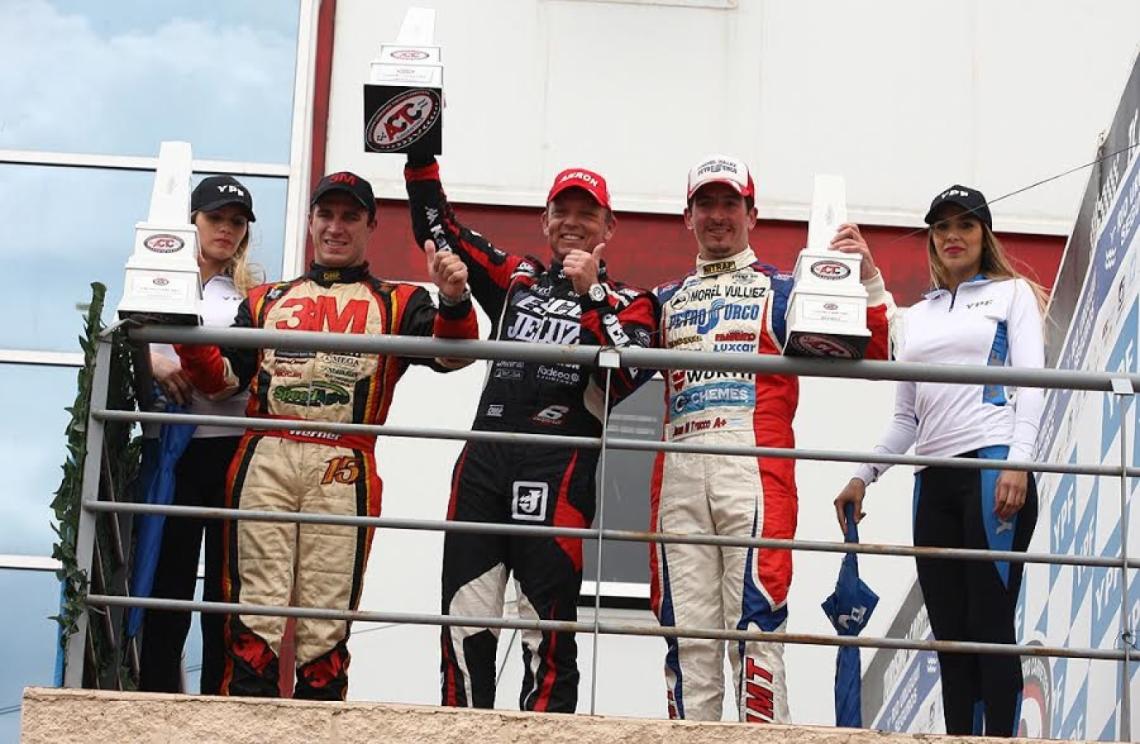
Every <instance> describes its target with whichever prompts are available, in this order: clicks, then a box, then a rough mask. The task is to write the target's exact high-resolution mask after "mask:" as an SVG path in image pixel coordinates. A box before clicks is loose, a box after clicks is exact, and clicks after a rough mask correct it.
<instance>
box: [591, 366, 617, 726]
mask: <svg viewBox="0 0 1140 744" xmlns="http://www.w3.org/2000/svg"><path fill="white" fill-rule="evenodd" d="M620 365H621V358H620V357H619V356H618V353H617V352H616V351H614V350H612V349H603V350H602V351H600V352H598V366H599V367H601V368H603V369H605V371H606V391H605V397H604V398H603V399H602V400H603V405H602V453H601V456H600V457H599V460H598V480H599V482H600V484H599V486H598V494H597V498H598V519H597V524H598V560H597V561H596V563H595V568H594V570H595V576H594V643H593V647H594V648H593V661H592V662H591V663H592V667H591V673H590V715H594V710H595V709H596V707H597V702H598V634H599V631H600V623H601V610H602V535H601V533H602V530H604V529H605V528H606V441H607V440H608V439H609V426H610V382H611V380H612V377H613V372H614V369H615V368H617V367H619V366H620Z"/></svg>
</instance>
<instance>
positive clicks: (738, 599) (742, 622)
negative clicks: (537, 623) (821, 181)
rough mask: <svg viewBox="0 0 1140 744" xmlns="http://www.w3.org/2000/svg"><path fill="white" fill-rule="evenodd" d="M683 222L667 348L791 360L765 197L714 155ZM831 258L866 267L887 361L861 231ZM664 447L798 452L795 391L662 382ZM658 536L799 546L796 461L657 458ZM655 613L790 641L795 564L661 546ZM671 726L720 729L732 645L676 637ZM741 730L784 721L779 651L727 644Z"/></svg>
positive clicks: (721, 550)
mask: <svg viewBox="0 0 1140 744" xmlns="http://www.w3.org/2000/svg"><path fill="white" fill-rule="evenodd" d="M685 223H686V225H687V226H688V228H689V229H690V230H692V231H693V232H694V233H695V235H696V239H697V245H698V254H697V266H696V270H695V271H693V272H692V273H690V274H689V275H688V276H686V277H684V278H682V279H680V280H678V281H674V282H671V283H669V284H665V285H663V286H661V287H659V288H658V290H657V291H658V299H659V300H660V302H661V324H660V327H661V338H662V342H663V345H664V346H666V347H667V348H670V349H689V350H696V351H728V352H738V353H748V354H781V353H782V352H783V347H784V342H785V338H786V328H785V325H784V316H785V313H786V311H787V304H788V297H789V294H790V293H791V289H792V277H791V276H790V275H788V274H784V273H780V272H778V271H776V270H775V269H774V268H772V267H771V266H767V265H765V264H762V263H760V262H759V261H758V260H757V259H756V254H755V253H753V251H752V248H751V247H750V246H749V243H748V233H749V231H750V230H751V229H752V228H753V227H754V226H755V225H756V207H755V188H754V185H753V181H752V177H751V175H750V174H749V172H748V168H747V166H746V165H745V164H744V162H743V161H741V160H738V159H736V158H733V157H727V156H723V155H712V156H709V157H707V158H705V159H704V160H702V161H701V162H700V163H698V164H697V165H696V166H694V167H693V169H692V170H691V171H690V172H689V181H688V205H687V207H686V209H685ZM831 247H832V248H834V249H837V250H840V251H844V252H848V253H860V254H862V256H863V261H862V272H861V279H862V281H863V285H864V287H865V288H866V289H867V292H868V300H867V305H868V308H867V325H868V327H869V328H870V330H871V333H872V338H871V340H870V342H869V344H868V346H867V349H866V352H865V356H866V357H868V358H879V359H882V358H886V356H887V323H888V316H889V314H890V312H891V311H892V310H893V307H894V305H893V302H892V300H891V296H890V294H889V293H887V291H886V290H885V289H884V287H883V280H882V277H881V276H880V274H879V272H878V270H877V269H876V268H875V265H874V263H873V262H872V260H871V254H870V251H869V249H868V248H867V243H866V241H864V240H863V238H862V237H861V236H860V234H859V228H858V227H857V226H855V225H852V224H845V225H842V226H841V227H840V228H839V231H838V232H837V233H836V235H835V238H834V239H833V240H832V242H831ZM664 374H665V403H666V412H665V425H664V438H665V440H666V441H673V442H686V443H692V444H702V445H733V446H760V447H793V446H795V440H794V436H793V433H792V419H793V418H794V416H795V412H796V404H797V401H798V397H799V382H798V380H797V378H795V377H791V376H786V375H753V374H751V373H743V372H706V371H686V370H675V371H674V370H670V371H666V372H665V373H664ZM651 510H652V521H653V528H654V529H655V530H656V531H658V532H680V533H701V534H707V535H708V534H715V535H733V536H739V537H765V538H792V537H794V535H795V531H796V510H797V502H796V481H795V461H793V460H790V459H777V458H767V457H762V458H750V457H741V456H729V455H703V454H689V453H679V452H663V453H658V456H657V460H656V462H655V464H654V470H653V483H652V495H651ZM650 567H651V572H652V578H651V581H652V586H651V600H650V601H651V604H652V607H653V611H654V613H655V614H656V615H657V618H658V620H659V621H660V623H661V624H662V625H663V626H685V627H695V628H712V629H729V630H733V629H737V630H750V631H757V630H762V631H766V632H783V631H784V630H785V627H786V621H787V615H788V609H787V596H788V586H789V585H790V583H791V579H792V557H791V554H790V552H789V551H787V550H768V549H754V548H744V547H719V546H713V545H682V544H658V545H655V546H653V548H652V550H651V553H650ZM666 642H667V644H668V651H667V653H666V656H665V678H666V682H667V684H668V693H667V694H668V702H669V715H670V717H673V718H689V719H697V720H720V719H721V715H722V710H721V708H722V705H721V703H722V700H723V698H724V674H723V669H724V649H725V645H724V641H718V640H705V639H697V638H668V639H666ZM730 648H731V651H730V653H729V658H730V660H731V663H732V672H733V679H734V685H735V692H736V703H737V714H738V717H739V719H740V720H741V721H759V722H781V723H783V722H788V720H789V715H788V702H787V685H786V681H785V675H784V663H783V645H782V644H778V643H762V642H759V641H749V642H746V643H745V642H740V643H731V644H730Z"/></svg>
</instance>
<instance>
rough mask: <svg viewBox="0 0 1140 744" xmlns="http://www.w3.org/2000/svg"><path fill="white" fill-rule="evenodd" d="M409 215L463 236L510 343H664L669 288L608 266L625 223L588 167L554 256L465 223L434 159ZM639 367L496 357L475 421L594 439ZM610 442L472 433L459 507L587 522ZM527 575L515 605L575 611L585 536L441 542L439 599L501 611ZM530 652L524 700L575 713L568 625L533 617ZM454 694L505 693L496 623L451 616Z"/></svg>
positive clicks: (480, 293)
mask: <svg viewBox="0 0 1140 744" xmlns="http://www.w3.org/2000/svg"><path fill="white" fill-rule="evenodd" d="M405 178H406V180H407V186H408V197H409V200H410V206H411V210H412V226H413V229H414V230H415V235H416V241H417V243H419V244H420V245H421V246H424V245H425V244H432V243H434V245H435V247H437V248H438V249H440V250H451V251H454V252H455V253H456V254H458V255H459V256H460V257H461V258H462V259H463V262H464V263H465V264H466V265H467V268H468V271H469V284H470V287H471V290H472V292H473V294H474V296H475V299H476V300H477V301H478V302H479V304H480V305H482V307H483V309H484V310H485V311H486V313H487V315H488V316H489V317H490V318H491V321H492V324H493V328H492V333H491V337H492V338H497V339H501V340H507V341H524V342H531V343H550V344H584V345H596V346H617V347H621V346H630V345H635V346H645V347H648V346H652V345H653V335H654V333H655V332H656V327H657V321H656V318H657V302H656V300H655V298H654V297H653V295H652V294H651V293H649V292H646V291H644V290H641V289H635V288H632V287H627V286H625V285H623V284H620V283H618V282H615V281H613V280H611V279H610V278H609V277H608V276H607V275H606V270H605V266H604V265H603V264H602V263H601V255H602V250H603V245H604V242H605V241H606V240H608V239H609V238H610V236H611V235H612V234H613V231H614V228H615V226H616V223H615V221H614V217H613V212H612V211H611V209H610V199H609V192H608V190H607V187H606V182H605V180H604V179H603V178H602V177H601V176H600V175H598V174H597V173H594V172H592V171H588V170H585V169H582V168H571V169H568V170H565V171H562V172H561V173H559V174H558V175H557V176H556V177H555V179H554V184H553V185H552V186H551V189H550V193H549V194H548V196H547V204H546V210H545V211H544V212H543V215H542V227H543V232H544V234H545V236H546V238H547V240H548V242H549V244H550V251H551V263H550V266H549V268H547V267H544V266H543V264H542V263H541V262H540V261H539V260H538V259H536V258H533V257H530V256H527V257H525V258H524V257H521V256H512V255H509V254H507V253H504V252H502V251H500V250H498V249H496V248H494V247H493V246H492V245H491V244H490V243H489V242H488V241H487V240H486V238H484V237H483V236H481V235H479V234H478V233H475V232H473V231H471V230H468V229H467V228H465V227H463V226H462V225H460V224H459V222H458V221H457V220H456V218H455V214H454V212H453V211H452V209H451V206H450V205H449V204H448V202H447V199H446V197H445V196H444V193H443V187H442V186H441V184H440V181H439V166H438V165H437V164H436V162H435V160H434V159H428V160H426V161H422V162H418V163H415V162H410V163H409V165H408V168H407V169H406V171H405ZM642 381H643V378H642V377H640V376H638V375H637V373H636V371H634V370H629V369H619V370H615V371H614V372H613V378H612V381H611V386H610V396H609V400H608V401H606V400H605V399H604V398H605V393H604V391H605V386H606V380H605V374H604V373H603V371H602V370H600V369H598V368H590V367H580V366H578V365H575V364H551V363H535V362H518V361H496V362H493V363H492V364H491V365H490V368H489V369H488V374H487V379H486V383H485V385H484V388H483V396H482V398H481V399H480V401H479V411H478V413H477V414H476V417H475V423H474V428H475V429H478V430H484V431H503V432H526V433H540V434H559V435H576V436H589V437H597V436H600V435H601V430H602V426H601V419H602V416H603V413H604V411H605V410H606V408H611V409H612V408H613V406H614V405H616V404H617V403H618V402H619V401H620V400H622V399H623V398H625V397H626V396H628V395H629V394H630V393H632V392H633V391H634V390H635V389H636V387H637V386H638V384H640V383H641V382H642ZM597 459H598V450H596V449H579V448H571V447H562V446H545V445H534V444H513V443H500V442H471V443H469V444H468V445H467V446H466V447H465V448H464V450H463V453H462V454H461V455H460V456H459V460H458V462H457V463H456V465H455V472H454V475H453V476H452V488H451V499H450V503H449V505H448V509H447V518H448V519H449V520H460V521H473V522H504V523H511V524H530V525H538V524H542V525H556V526H559V527H587V526H589V525H590V523H591V522H592V521H593V519H594V499H595V497H594V471H595V466H596V464H597ZM511 571H513V572H514V576H515V580H516V582H517V583H518V587H519V592H518V595H519V615H520V616H522V617H531V618H541V619H543V620H569V621H573V620H576V619H577V608H576V602H577V599H578V594H579V591H580V590H581V585H582V542H581V540H577V539H572V538H565V537H523V538H517V537H510V536H505V535H476V534H464V533H456V532H449V533H447V537H446V538H445V541H444V550H443V612H444V613H446V614H449V615H453V616H454V615H466V616H474V617H501V616H502V614H503V592H504V590H505V588H506V582H507V575H508V573H509V572H511ZM522 637H523V644H522V645H523V664H524V666H525V672H524V678H523V687H522V694H521V695H520V698H519V707H520V708H522V709H524V710H539V711H559V712H567V713H572V712H574V710H575V708H576V707H577V702H578V667H577V646H576V644H575V642H574V635H573V634H572V633H552V632H541V633H540V632H538V631H524V632H523V634H522ZM441 642H442V661H441V664H440V668H441V672H442V701H443V704H444V705H454V706H474V707H480V708H490V707H493V706H494V703H495V647H496V645H497V643H498V630H492V629H487V628H471V627H458V626H453V627H449V626H446V625H445V626H444V627H443V629H442V638H441Z"/></svg>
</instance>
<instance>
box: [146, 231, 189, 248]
mask: <svg viewBox="0 0 1140 744" xmlns="http://www.w3.org/2000/svg"><path fill="white" fill-rule="evenodd" d="M183 245H185V243H183V242H182V238H180V237H178V236H177V235H171V234H169V233H155V234H154V235H151V236H150V237H148V238H147V239H146V240H144V241H143V247H144V248H146V249H147V250H148V251H153V252H155V253H177V252H178V251H180V250H182V246H183Z"/></svg>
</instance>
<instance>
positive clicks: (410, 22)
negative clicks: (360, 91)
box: [364, 8, 443, 155]
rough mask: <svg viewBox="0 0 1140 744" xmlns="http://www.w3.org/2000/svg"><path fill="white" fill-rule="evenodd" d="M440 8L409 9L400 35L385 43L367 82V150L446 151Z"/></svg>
mask: <svg viewBox="0 0 1140 744" xmlns="http://www.w3.org/2000/svg"><path fill="white" fill-rule="evenodd" d="M434 31H435V11H434V10H429V9H426V8H409V9H408V12H407V15H405V16H404V23H403V25H401V26H400V36H399V39H398V40H397V41H396V42H395V43H392V44H382V45H381V46H380V56H379V58H377V59H376V60H374V61H373V62H372V64H371V66H370V70H369V73H370V74H369V82H368V83H366V84H365V85H364V150H365V152H382V153H408V152H418V153H423V154H429V155H439V154H440V153H441V152H443V63H442V62H441V61H440V50H439V47H438V46H435V45H433V44H432V39H433V36H434Z"/></svg>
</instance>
